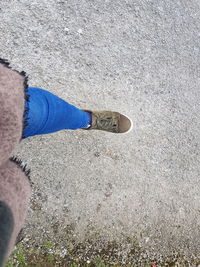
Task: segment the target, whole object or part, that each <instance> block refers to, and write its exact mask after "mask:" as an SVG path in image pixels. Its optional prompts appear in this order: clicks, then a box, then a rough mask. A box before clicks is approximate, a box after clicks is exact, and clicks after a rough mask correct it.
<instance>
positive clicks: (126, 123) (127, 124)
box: [119, 114, 133, 133]
mask: <svg viewBox="0 0 200 267" xmlns="http://www.w3.org/2000/svg"><path fill="white" fill-rule="evenodd" d="M132 128H133V123H132V120H131V119H130V118H129V117H127V116H125V115H123V114H120V120H119V133H128V132H130V131H131V130H132Z"/></svg>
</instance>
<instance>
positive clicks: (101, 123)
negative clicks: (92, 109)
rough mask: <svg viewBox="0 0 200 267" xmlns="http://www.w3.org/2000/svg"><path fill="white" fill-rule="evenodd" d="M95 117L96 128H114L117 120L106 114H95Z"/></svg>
mask: <svg viewBox="0 0 200 267" xmlns="http://www.w3.org/2000/svg"><path fill="white" fill-rule="evenodd" d="M95 117H96V126H97V128H98V129H116V127H117V122H116V119H114V118H113V117H111V116H106V115H104V116H103V115H102V114H95Z"/></svg>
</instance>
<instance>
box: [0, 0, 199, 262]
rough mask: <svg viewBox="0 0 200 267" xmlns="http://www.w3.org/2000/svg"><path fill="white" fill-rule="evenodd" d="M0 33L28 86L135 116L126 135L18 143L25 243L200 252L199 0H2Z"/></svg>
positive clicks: (142, 252)
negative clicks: (26, 193) (28, 192)
mask: <svg viewBox="0 0 200 267" xmlns="http://www.w3.org/2000/svg"><path fill="white" fill-rule="evenodd" d="M0 32H1V34H0V51H1V52H0V57H3V58H7V59H8V60H9V61H10V62H11V63H12V66H13V67H15V68H17V69H18V70H25V71H26V72H27V73H28V74H29V85H31V86H37V87H41V88H44V89H48V90H49V91H50V92H52V93H55V94H57V95H58V96H60V97H61V98H63V99H65V100H66V101H68V102H70V103H72V104H74V105H77V106H78V107H80V108H89V109H111V110H117V111H120V112H122V113H125V114H127V115H128V116H129V117H131V118H132V120H133V122H134V129H133V131H132V132H131V133H130V134H128V135H113V134H110V133H104V132H86V131H81V130H80V131H74V132H73V131H61V132H58V133H54V134H50V135H44V136H35V137H32V138H28V139H26V140H24V141H23V142H21V144H20V145H19V147H18V148H17V149H16V151H15V154H17V155H18V156H19V157H20V158H22V159H23V160H24V162H25V163H27V165H28V167H30V168H31V170H32V172H31V179H32V181H33V182H34V187H33V197H32V201H31V205H30V209H29V213H28V216H27V222H26V227H25V232H26V234H27V236H28V239H27V240H29V241H28V245H29V246H30V247H33V246H35V245H36V244H37V245H40V244H42V243H44V242H46V241H49V242H53V243H55V242H57V245H58V249H59V251H62V253H63V255H65V254H67V253H68V251H70V249H71V250H73V251H78V248H77V249H76V245H77V244H80V243H81V242H82V243H83V244H87V245H85V247H84V248H83V251H82V252H81V251H78V253H80V254H81V253H82V255H87V253H88V251H90V252H91V253H92V250H94V251H95V249H96V252H95V253H96V254H98V253H97V252H98V251H100V250H101V249H102V247H104V248H107V249H106V250H105V251H104V253H105V254H106V251H108V250H109V249H108V244H109V242H112V244H117V249H116V250H117V252H115V256H116V257H118V259H119V261H120V262H126V263H127V262H128V261H129V262H132V263H133V262H135V263H136V266H140V264H141V265H142V262H143V261H144V260H145V259H147V258H149V259H156V261H158V262H159V261H161V260H162V259H163V258H165V257H167V256H170V255H175V254H180V255H182V256H183V257H185V258H186V259H188V260H190V261H192V259H193V260H195V259H196V258H197V257H199V251H200V231H199V230H200V193H199V192H200V183H199V179H200V152H199V151H200V115H199V114H200V89H199V88H200V2H199V1H197V0H191V1H187V0H182V1H181V0H177V1H173V0H168V1H164V0H149V1H148V0H134V1H132V0H123V1H122V0H115V1H112V0H93V1H92V0H67V1H61V0H32V1H29V0H10V1H7V0H1V2H0ZM113 246H114V245H113ZM98 249H99V250H98ZM101 251H102V250H101ZM112 251H114V249H113V250H112ZM113 253H114V252H113ZM88 255H89V254H88ZM91 255H92V254H91ZM89 257H90V256H88V258H89ZM196 261H197V259H196Z"/></svg>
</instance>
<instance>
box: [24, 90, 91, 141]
mask: <svg viewBox="0 0 200 267" xmlns="http://www.w3.org/2000/svg"><path fill="white" fill-rule="evenodd" d="M27 93H28V95H29V96H30V98H29V102H26V108H28V113H27V114H26V118H25V119H26V120H27V121H28V126H26V127H25V129H24V132H23V138H27V137H30V136H34V135H40V134H49V133H53V132H56V131H60V130H65V129H71V130H76V129H79V128H87V127H89V126H90V125H91V114H90V113H88V112H85V111H82V110H80V109H78V108H77V107H75V106H73V105H70V104H69V103H67V102H66V101H64V100H63V99H61V98H59V97H58V96H56V95H54V94H52V93H50V92H48V91H46V90H43V89H40V88H33V87H29V88H28V92H27Z"/></svg>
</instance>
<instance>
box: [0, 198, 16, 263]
mask: <svg viewBox="0 0 200 267" xmlns="http://www.w3.org/2000/svg"><path fill="white" fill-rule="evenodd" d="M13 228H14V218H13V214H12V211H11V209H10V208H9V206H8V205H7V204H6V203H5V202H3V201H0V267H2V266H3V264H4V263H5V260H6V255H7V250H8V245H9V242H10V238H11V236H12V232H13Z"/></svg>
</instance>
